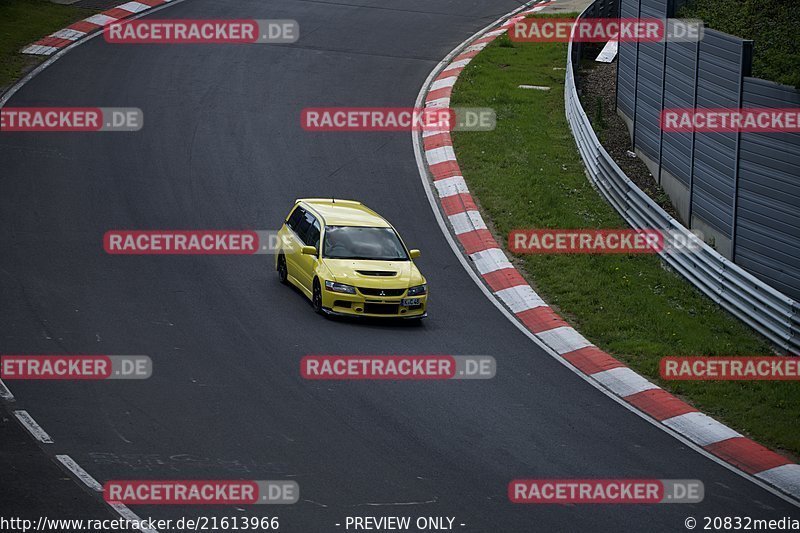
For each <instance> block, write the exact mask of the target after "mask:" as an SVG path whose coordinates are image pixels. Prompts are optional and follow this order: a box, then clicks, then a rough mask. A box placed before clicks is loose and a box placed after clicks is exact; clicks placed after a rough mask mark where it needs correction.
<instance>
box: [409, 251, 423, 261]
mask: <svg viewBox="0 0 800 533" xmlns="http://www.w3.org/2000/svg"><path fill="white" fill-rule="evenodd" d="M408 255H410V256H411V259H416V258H417V257H419V256H420V255H422V252H420V251H419V250H409V251H408Z"/></svg>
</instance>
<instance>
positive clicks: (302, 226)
mask: <svg viewBox="0 0 800 533" xmlns="http://www.w3.org/2000/svg"><path fill="white" fill-rule="evenodd" d="M316 221H317V218H316V217H315V216H314V215H312V214H311V213H309V212H308V211H305V210H304V211H303V218H301V219H300V222H299V224H298V226H297V229H296V230H295V231H296V232H297V236H298V237H300V240H301V241H302V242H303V244H304V245H306V246H311V243H310V242H309V240H308V238H309V232H310V231H311V228H312V227H313V226H314V222H316Z"/></svg>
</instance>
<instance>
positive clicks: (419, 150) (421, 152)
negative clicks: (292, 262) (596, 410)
mask: <svg viewBox="0 0 800 533" xmlns="http://www.w3.org/2000/svg"><path fill="white" fill-rule="evenodd" d="M181 1H182V0H181ZM535 3H536V0H533V1H530V2H526V3H525V4H523V5H522V6H521V7H519V8H517V9H515V10H513V11H511V12H510V13H508V14H506V15H504V16H502V17H500V18H499V19H497V20H495V21H494V22H492V23H491V24H489V25H488V26H486V27H484V28H483V29H481V30H478V31H477V32H475V33H474V34H473V35H472V36H471V37H469V38H468V39H466V40H465V41H463V42H462V43H461V44H459V45H458V46H456V47H455V48H454V49H453V50H452V51H451V52H450V53H449V54H447V55H446V56H445V57H444V59H442V60H441V61H440V62H439V63H437V64H436V66H435V67H434V68H433V70H432V71H431V73H430V74H429V75H428V77H427V78H426V79H425V82H424V83H423V85H422V87H421V88H420V91H419V94H418V95H417V100H416V103H415V106H414V107H422V106H423V104H424V101H425V94H426V92H427V90H428V87H429V86H430V85H431V82H432V80H433V79H434V78H435V77H436V76H437V75H438V74H439V73H440V72H441V71H442V69H444V68H445V67H447V65H448V64H449V63H450V60H452V59H453V58H454V57H456V56H457V55H458V54H459V52H460V51H461V50H462V49H463V48H466V47H467V45H468V43H470V42H472V41H474V40H475V39H478V38H480V37H481V36H482V35H483V34H484V33H487V32H488V31H489V30H490V29H491V28H493V27H495V26H496V25H498V24H499V23H500V22H502V21H503V20H505V19H507V18H509V17H511V16H513V15H514V14H516V13H518V12H520V11H522V10H524V9H525V8H527V7H528V6H530V5H532V4H535ZM411 141H412V144H413V146H414V157H415V159H416V160H417V170H418V171H419V176H420V180H421V181H422V186H423V188H424V189H425V196H427V198H428V202H429V203H430V206H431V210H432V211H433V214H434V217H435V218H436V222H437V223H438V224H439V229H440V230H441V232H442V233H443V234H444V237H445V240H447V242H448V244H449V245H450V248H451V249H452V250H453V253H454V254H455V255H456V257H457V258H458V260H459V262H460V263H461V266H463V267H464V270H466V271H467V274H469V276H470V277H471V278H472V281H474V282H475V284H476V285H478V288H480V290H481V291H483V293H484V295H485V296H486V297H487V298H488V299H489V301H490V302H492V303H493V304H494V305H495V307H497V308H498V309H499V310H500V312H501V313H503V315H505V317H506V318H507V319H508V320H510V321H511V323H512V324H514V325H515V326H516V327H517V329H519V330H520V331H521V332H522V333H524V334H525V335H527V336H528V338H529V339H531V340H532V341H533V342H534V343H535V344H536V345H537V346H539V347H540V348H541V349H542V350H544V352H545V353H547V354H548V355H550V356H551V357H553V358H555V359H556V360H557V361H559V362H560V363H561V364H563V365H564V366H566V367H567V368H569V369H570V370H571V371H572V372H573V373H575V374H577V375H578V376H579V377H580V378H581V379H583V380H584V381H586V382H587V383H589V384H590V385H592V386H593V387H594V388H596V389H597V390H599V391H600V392H602V393H603V394H605V395H606V396H608V397H609V398H611V399H612V400H614V401H615V402H617V403H618V404H619V405H621V406H623V407H624V408H625V409H627V410H628V411H630V412H632V413H635V414H636V415H638V416H639V417H640V418H642V419H644V420H646V421H647V422H649V423H650V424H652V425H653V426H655V427H657V428H659V429H660V430H662V431H663V432H665V433H667V434H669V435H671V436H672V437H674V438H675V439H677V440H678V441H680V442H681V443H682V444H684V445H685V446H687V447H689V448H691V449H692V450H694V451H695V452H697V453H699V454H700V455H703V456H705V457H707V458H708V459H711V460H712V461H714V462H715V463H717V464H718V465H720V466H722V467H724V468H727V469H728V470H730V471H731V472H733V473H735V474H738V475H739V476H741V477H743V478H745V479H746V480H748V481H750V482H751V483H753V484H755V485H757V486H759V487H761V488H762V489H764V490H766V491H767V492H769V493H771V494H773V495H775V496H777V497H779V498H781V499H782V500H784V501H786V502H788V503H790V504H792V505H794V506H795V507H798V508H800V500H796V499H794V498H793V497H792V496H790V495H788V494H786V493H784V492H783V491H781V490H779V489H777V488H775V487H773V486H771V485H769V484H767V483H765V482H763V481H761V480H759V479H758V478H756V477H755V476H752V475H750V474H748V473H746V472H744V471H743V470H740V469H738V468H736V467H735V466H733V465H732V464H730V463H728V462H726V461H723V460H722V459H720V458H719V457H717V456H715V455H714V454H712V453H711V452H709V451H708V450H705V449H703V448H701V447H700V446H698V445H696V444H695V443H693V442H692V441H690V440H689V439H687V438H686V437H684V436H683V435H681V434H680V433H678V432H676V431H674V430H672V429H670V428H668V427H667V426H665V425H663V424H661V423H660V422H658V421H657V420H656V419H654V418H652V417H650V415H648V414H646V413H644V412H643V411H640V410H639V409H636V408H635V407H633V406H632V405H631V404H629V403H628V402H626V401H625V400H623V399H622V398H620V397H619V396H617V395H616V394H614V393H612V392H611V391H609V390H608V389H606V388H605V387H603V386H602V385H600V384H599V383H598V382H596V381H594V380H593V379H592V378H591V377H590V376H589V375H587V374H585V373H583V372H581V371H580V370H579V369H578V368H577V367H575V366H573V365H572V364H570V362H569V361H567V360H566V359H564V358H563V357H562V356H560V355H558V354H557V353H556V352H555V351H553V350H552V349H551V348H550V347H549V346H547V345H546V344H544V343H543V342H542V341H540V340H539V339H538V338H537V337H536V335H534V334H533V333H532V332H531V331H530V330H528V329H527V328H526V327H525V326H524V325H522V324H521V323H520V322H519V321H518V320H517V319H516V318H515V317H514V315H512V314H511V313H510V312H509V311H508V309H506V308H505V307H504V306H503V304H502V303H501V302H500V301H499V300H498V299H497V298H496V297H495V296H494V294H492V292H491V291H489V289H488V288H487V287H486V285H485V284H484V282H483V280H482V279H481V278H480V277H479V276H478V275H477V274H476V273H475V270H474V269H473V268H472V267H471V266H470V265H469V263H467V260H466V259H465V258H464V254H463V253H462V252H461V250H460V249H459V247H458V245H457V244H456V242H455V241H454V240H453V236H452V235H451V234H450V230H449V229H448V228H447V224H446V223H445V221H444V219H443V218H442V213H441V211H440V208H439V204H438V203H437V202H436V198H435V197H434V195H433V190H432V188H431V183H430V181H429V180H428V171H427V169H426V167H425V149H424V148H423V147H422V145H421V140H420V138H419V136H418V135H417V132H411Z"/></svg>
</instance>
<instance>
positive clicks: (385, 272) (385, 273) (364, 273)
mask: <svg viewBox="0 0 800 533" xmlns="http://www.w3.org/2000/svg"><path fill="white" fill-rule="evenodd" d="M356 272H358V273H359V274H361V275H362V276H387V277H391V276H396V275H397V272H394V271H392V270H356Z"/></svg>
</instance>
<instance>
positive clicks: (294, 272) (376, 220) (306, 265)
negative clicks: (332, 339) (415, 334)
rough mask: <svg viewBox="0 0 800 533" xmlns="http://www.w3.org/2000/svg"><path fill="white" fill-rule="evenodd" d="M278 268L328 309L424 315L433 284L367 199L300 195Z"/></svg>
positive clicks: (283, 236) (319, 307)
mask: <svg viewBox="0 0 800 533" xmlns="http://www.w3.org/2000/svg"><path fill="white" fill-rule="evenodd" d="M278 237H279V239H278V242H280V250H278V252H277V254H276V259H275V268H276V270H277V271H278V278H279V279H280V281H281V282H282V283H291V284H292V285H294V286H296V287H297V288H298V289H300V290H301V291H302V292H303V294H305V295H306V297H308V298H309V299H310V300H311V303H312V305H313V307H314V310H315V311H316V312H318V313H322V314H328V315H346V316H368V317H397V318H409V319H410V318H417V319H418V318H424V317H425V316H427V312H426V307H427V299H428V286H427V284H426V282H425V278H424V277H423V275H422V274H421V273H420V271H419V270H418V269H417V266H416V265H415V264H414V259H416V258H417V257H419V255H420V252H419V250H409V249H407V248H406V245H405V244H404V243H403V241H402V239H400V236H399V235H398V234H397V231H395V229H394V227H392V225H391V224H389V222H387V221H386V219H384V218H383V217H382V216H380V215H378V214H377V213H376V212H375V211H373V210H371V209H370V208H368V207H367V206H365V205H362V204H361V203H360V202H355V201H352V200H337V199H332V198H326V199H323V198H301V199H299V200H296V201H295V205H294V207H293V208H292V210H291V211H290V212H289V216H288V217H287V218H286V221H285V223H284V224H283V226H281V229H280V231H279V232H278Z"/></svg>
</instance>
